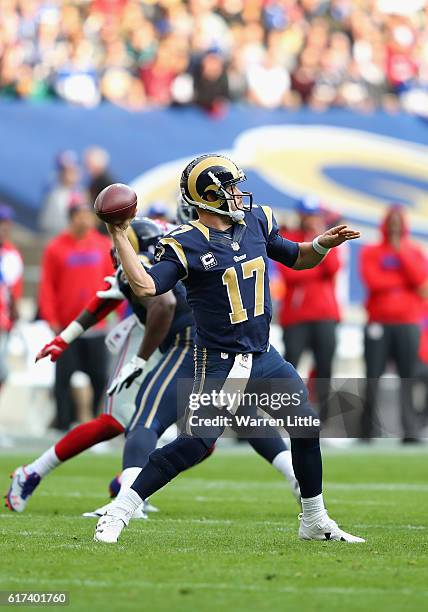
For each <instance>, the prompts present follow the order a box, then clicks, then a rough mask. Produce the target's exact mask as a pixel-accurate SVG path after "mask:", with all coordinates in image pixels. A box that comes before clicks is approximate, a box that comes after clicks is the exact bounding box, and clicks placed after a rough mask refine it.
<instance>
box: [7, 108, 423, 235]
mask: <svg viewBox="0 0 428 612" xmlns="http://www.w3.org/2000/svg"><path fill="white" fill-rule="evenodd" d="M0 133H1V135H2V143H3V144H2V146H1V147H0V196H2V197H4V198H7V199H8V200H9V201H11V202H12V203H13V204H14V206H15V208H16V211H17V218H18V221H19V222H20V223H22V224H24V225H26V226H27V227H29V228H31V229H37V214H38V211H39V209H40V206H41V202H42V200H43V195H44V193H45V192H46V189H47V188H48V186H49V182H50V181H51V180H52V178H53V176H54V173H55V158H56V156H57V155H58V153H59V152H60V151H62V150H65V149H73V150H75V151H76V152H77V153H78V154H81V153H82V151H83V150H84V149H85V148H86V147H88V146H90V145H98V146H101V147H104V148H105V149H107V150H108V151H109V152H110V154H111V168H112V171H113V173H114V175H115V176H116V177H117V178H118V180H121V181H123V182H127V183H133V185H134V186H135V187H136V188H137V190H138V193H139V202H140V206H145V205H146V204H148V203H149V202H152V201H155V200H156V201H158V200H163V201H166V202H167V203H169V205H170V206H171V207H173V206H175V201H176V196H177V190H178V177H179V173H180V171H181V169H182V168H183V166H184V165H185V163H186V162H187V161H188V160H189V159H190V158H192V157H194V156H195V155H198V154H200V153H206V152H209V151H223V152H225V153H226V154H229V155H230V156H231V157H233V158H234V159H236V161H237V162H238V163H240V164H241V165H243V166H244V168H245V171H246V172H247V176H248V179H249V187H250V188H251V190H252V191H253V192H254V195H255V201H256V202H264V203H269V204H271V205H272V206H273V207H274V208H275V210H276V211H277V212H280V211H281V209H284V210H287V209H290V208H292V207H293V205H294V203H295V201H296V199H298V198H299V197H301V196H302V195H305V194H317V195H318V196H319V197H320V198H321V199H322V200H323V201H324V202H325V203H326V204H327V205H328V206H331V207H332V208H333V209H335V210H337V212H340V213H342V214H343V216H344V217H346V219H347V220H348V221H352V222H354V223H356V224H358V225H363V226H367V227H374V226H377V225H378V222H379V219H380V217H381V216H382V215H383V212H384V211H383V209H384V207H385V206H386V205H388V204H389V203H391V202H401V203H403V204H405V205H406V207H407V208H408V212H409V220H410V223H411V227H412V230H413V231H414V234H415V235H416V236H418V237H419V238H421V239H422V240H426V239H427V238H428V176H427V173H426V160H427V159H428V123H427V122H426V121H424V120H423V119H420V118H418V117H414V116H408V115H399V114H396V115H387V114H385V113H381V112H377V113H374V114H356V113H353V112H350V111H346V110H329V111H327V112H323V113H317V112H314V111H310V110H299V111H296V112H287V111H283V110H278V111H266V110H262V109H257V108H252V107H244V106H243V107H230V108H229V109H228V110H227V112H226V113H225V114H224V116H222V117H220V118H210V117H208V116H207V115H206V114H204V113H203V112H201V111H198V110H195V109H188V108H187V109H169V110H154V111H148V112H143V113H131V112H128V111H125V110H122V109H120V108H118V107H113V106H109V105H104V106H101V107H98V108H96V109H92V110H87V109H82V108H77V107H70V106H65V105H63V104H54V103H52V104H43V105H41V106H37V105H29V104H28V105H27V104H25V103H8V102H1V103H0ZM6 143H7V144H6Z"/></svg>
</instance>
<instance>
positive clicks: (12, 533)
mask: <svg viewBox="0 0 428 612" xmlns="http://www.w3.org/2000/svg"><path fill="white" fill-rule="evenodd" d="M29 459H30V457H28V456H18V455H2V456H0V473H1V475H2V476H1V479H0V485H1V487H2V490H5V489H6V488H7V483H8V478H7V475H8V474H9V472H10V471H11V470H12V469H13V468H14V467H15V466H16V465H18V464H20V463H23V462H25V461H28V460H29ZM427 459H428V453H427V452H426V451H419V452H416V451H406V452H403V451H400V450H399V449H398V448H397V450H394V449H391V450H389V451H387V452H377V451H375V450H369V451H365V452H363V451H358V450H356V451H351V452H338V451H336V452H333V451H330V452H327V453H326V454H325V459H324V465H325V473H326V478H325V480H326V483H325V499H326V503H327V507H328V508H329V510H330V514H331V515H332V516H333V517H334V518H335V519H336V520H338V522H339V523H340V524H341V525H342V526H343V527H344V528H345V529H347V530H349V531H350V532H351V533H355V534H356V535H360V536H363V537H365V538H366V539H367V543H366V544H358V545H357V544H355V545H350V544H345V543H339V542H322V543H319V542H301V541H299V540H298V539H297V524H298V521H297V513H298V508H297V504H296V503H295V501H294V499H292V498H291V495H290V494H289V493H288V490H287V489H286V487H285V485H284V484H283V482H282V479H281V477H280V476H279V475H278V473H276V472H275V471H274V470H273V469H272V468H271V467H270V466H269V465H268V464H266V463H264V462H263V461H262V460H261V459H260V458H259V457H257V456H255V455H254V454H253V453H252V452H251V451H248V452H247V451H246V450H245V449H243V450H238V451H233V450H231V451H227V450H219V451H217V452H216V453H215V454H214V456H213V457H212V458H210V459H209V460H207V461H205V462H204V463H203V464H202V465H200V466H198V467H196V468H194V469H193V470H190V471H189V472H187V473H185V474H183V475H182V476H180V477H179V478H178V479H177V480H176V482H175V483H173V484H172V485H169V486H168V487H166V488H165V489H164V490H163V491H161V492H160V493H158V494H157V495H155V496H154V497H153V499H152V502H153V503H154V504H156V505H157V506H159V508H160V509H161V512H160V513H159V514H157V515H151V518H150V520H149V521H133V522H132V523H131V525H130V527H129V528H128V529H127V530H125V531H124V533H123V536H122V539H121V541H120V544H119V545H116V546H114V545H113V546H108V545H102V544H98V543H95V542H93V541H92V535H93V530H94V527H95V520H94V519H85V518H81V517H80V516H79V514H80V513H81V512H84V511H86V510H91V509H93V508H95V507H97V506H98V505H100V504H101V503H104V502H105V499H106V488H107V484H108V481H109V479H110V477H111V476H112V475H113V474H114V473H115V472H116V471H117V469H118V463H119V457H118V456H113V455H106V456H94V455H91V454H89V455H88V454H87V455H85V456H83V457H81V458H78V459H76V460H74V461H71V462H69V463H68V464H66V465H64V466H62V467H61V468H60V469H58V470H57V471H56V472H55V473H54V474H52V475H51V476H50V477H48V478H47V479H46V480H45V481H44V482H42V484H41V485H40V488H39V489H38V490H37V492H36V494H35V495H34V498H33V499H32V500H31V501H30V504H29V506H28V510H27V511H26V512H25V513H24V514H20V515H18V514H14V513H11V512H9V511H8V510H6V509H5V508H4V509H3V511H2V512H1V513H0V529H1V540H0V547H1V549H0V590H9V589H10V590H15V591H17V590H19V591H27V590H37V591H43V590H47V591H49V590H51V591H52V590H57V591H58V590H67V591H69V593H70V608H71V609H75V610H79V611H86V610H88V611H89V610H90V611H98V610H99V611H103V612H104V611H106V610H114V611H116V610H117V611H119V610H143V611H144V610H148V611H150V612H152V611H157V610H165V611H168V612H176V611H177V612H181V611H186V612H188V611H189V610H190V611H192V612H193V611H196V612H200V611H201V612H203V611H214V610H221V611H223V610H234V611H235V610H239V611H241V610H242V611H244V610H245V611H248V610H266V611H267V610H268V611H276V610H278V611H279V610H281V611H283V610H290V611H294V610H298V611H306V610H326V611H331V610H341V611H348V610H368V611H373V610H376V611H378V612H380V611H383V610H385V611H386V610H388V611H389V612H390V611H395V610H397V611H400V612H403V611H407V610H409V611H412V612H413V611H414V610H426V609H428V537H427V536H428V512H427V509H428V479H427V474H428V470H427Z"/></svg>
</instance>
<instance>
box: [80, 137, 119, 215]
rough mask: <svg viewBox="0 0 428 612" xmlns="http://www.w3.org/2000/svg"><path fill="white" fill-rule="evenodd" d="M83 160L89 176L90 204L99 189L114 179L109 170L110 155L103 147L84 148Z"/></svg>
mask: <svg viewBox="0 0 428 612" xmlns="http://www.w3.org/2000/svg"><path fill="white" fill-rule="evenodd" d="M83 161H84V165H85V169H86V171H87V173H88V176H89V183H88V191H89V198H90V202H91V204H92V203H93V202H95V200H96V197H97V195H98V194H99V193H100V191H102V190H103V189H104V188H105V187H107V186H108V185H111V184H112V183H115V182H116V181H115V179H114V177H113V175H112V174H111V172H110V170H109V164H110V155H109V154H108V152H107V151H106V150H105V149H101V148H100V147H90V148H89V149H86V151H85V153H84V156H83Z"/></svg>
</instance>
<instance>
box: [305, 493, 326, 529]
mask: <svg viewBox="0 0 428 612" xmlns="http://www.w3.org/2000/svg"><path fill="white" fill-rule="evenodd" d="M302 510H303V520H304V521H305V523H309V524H310V525H313V524H314V523H317V522H318V521H319V520H321V519H323V518H324V517H325V516H326V515H327V510H326V509H325V506H324V500H323V497H322V493H320V494H319V495H316V496H315V497H307V498H306V499H304V498H303V497H302Z"/></svg>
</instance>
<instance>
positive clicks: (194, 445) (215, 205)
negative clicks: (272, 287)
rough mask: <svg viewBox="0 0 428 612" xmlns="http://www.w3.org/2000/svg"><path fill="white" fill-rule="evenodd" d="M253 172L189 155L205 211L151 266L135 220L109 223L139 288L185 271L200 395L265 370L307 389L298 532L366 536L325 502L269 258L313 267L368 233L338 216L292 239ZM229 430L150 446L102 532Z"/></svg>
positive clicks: (299, 439)
mask: <svg viewBox="0 0 428 612" xmlns="http://www.w3.org/2000/svg"><path fill="white" fill-rule="evenodd" d="M245 179H246V177H245V174H244V172H243V171H242V170H241V169H240V168H238V166H237V165H236V164H235V163H234V162H233V161H231V160H229V159H227V158H226V157H224V156H221V155H215V154H208V155H203V156H200V157H198V158H196V159H194V160H193V161H192V162H191V163H189V164H188V165H187V167H186V168H185V169H184V171H183V173H182V176H181V182H180V189H181V194H182V197H183V199H184V200H185V201H186V202H187V203H188V204H189V205H191V206H195V207H196V208H197V211H198V216H199V219H198V220H197V221H192V222H189V223H187V224H185V225H182V226H181V227H179V228H178V229H176V230H174V231H172V232H170V234H169V235H167V236H165V237H163V238H162V239H161V240H160V243H159V245H158V248H157V256H156V257H157V262H158V263H156V264H155V265H154V266H153V267H152V268H151V269H150V270H149V271H146V270H145V269H144V268H143V267H142V266H141V265H140V262H139V260H138V257H137V256H136V254H135V251H134V250H133V249H132V247H131V244H130V242H129V240H128V238H127V235H126V229H127V226H128V223H127V222H125V223H123V224H121V225H117V226H108V229H109V231H110V234H111V236H112V238H113V241H114V244H115V246H116V248H117V251H118V254H119V257H120V260H121V262H122V265H123V267H124V270H125V273H126V275H127V278H128V280H129V283H130V285H131V287H132V289H133V291H134V293H135V294H136V295H137V296H142V297H147V296H157V295H162V294H163V293H165V292H167V291H170V290H171V289H172V287H174V286H175V285H176V283H177V282H179V281H180V280H181V281H182V282H183V283H184V285H185V287H186V289H187V299H188V302H189V305H190V306H191V308H192V310H193V314H194V318H195V322H196V335H195V378H194V394H195V395H196V396H197V397H201V394H202V393H204V391H205V389H210V387H211V386H212V385H213V384H214V385H217V390H218V391H220V390H222V389H223V388H224V386H226V387H227V385H228V384H229V385H230V383H231V382H232V381H233V380H235V381H236V380H237V379H239V378H240V379H241V380H243V381H244V390H245V384H246V382H247V383H252V382H254V381H257V380H262V381H266V385H269V384H270V381H271V380H272V379H282V380H283V381H284V382H285V383H287V384H288V383H290V384H292V385H293V386H294V387H295V388H298V389H300V390H301V394H302V395H301V399H300V402H299V415H300V416H303V417H305V418H306V419H307V420H308V421H309V422H310V423H312V426H311V427H308V428H307V429H306V430H305V431H303V430H302V428H298V430H297V435H296V433H295V432H293V430H292V429H291V428H289V433H290V437H291V451H292V459H293V467H294V471H295V474H296V477H297V480H298V482H299V485H300V490H301V495H302V510H303V512H302V516H301V522H300V527H299V537H300V538H301V539H305V540H338V541H344V542H364V540H363V539H362V538H359V537H356V536H353V535H351V534H349V533H346V532H345V531H343V530H342V529H340V528H339V526H338V525H337V523H336V522H335V521H334V520H332V519H331V518H330V517H329V515H328V513H327V510H326V508H325V506H324V501H323V495H322V462H321V451H320V444H319V430H318V427H317V426H316V423H318V422H319V421H318V420H317V417H316V415H315V413H314V412H313V410H312V408H311V407H310V405H309V402H308V399H307V393H306V390H305V387H304V383H303V381H302V380H301V379H300V377H299V375H298V374H297V372H296V371H295V369H294V368H293V366H292V365H291V364H289V363H288V362H286V361H285V360H284V359H283V357H282V356H281V355H280V354H279V353H278V352H277V351H276V350H275V349H274V347H272V346H270V345H269V327H270V320H271V300H270V293H269V278H268V273H267V269H268V258H271V259H273V260H275V261H279V262H280V263H282V264H284V265H286V266H289V267H292V268H294V269H296V270H299V269H306V268H312V267H314V266H316V265H317V264H318V263H319V262H320V261H322V259H323V258H324V256H325V255H326V254H327V253H328V251H329V249H331V248H334V247H337V246H339V245H340V244H342V243H343V242H345V241H347V240H353V239H356V238H358V237H359V233H358V232H355V231H353V230H352V229H349V228H348V227H347V226H346V225H339V226H337V227H334V228H332V229H329V230H328V231H326V232H324V233H323V234H322V235H320V236H317V237H316V238H315V239H314V240H313V242H312V243H311V242H309V243H295V242H291V241H289V240H287V239H285V238H283V237H281V236H280V235H279V234H278V226H277V224H276V221H275V218H274V216H273V214H272V210H271V208H269V207H268V206H253V204H252V194H251V193H249V192H244V191H241V190H240V189H239V188H238V184H239V183H241V182H242V181H244V180H245ZM219 381H220V383H219ZM213 408H215V406H213ZM233 409H236V407H235V406H233ZM239 409H240V407H239V405H238V407H237V410H238V412H239ZM193 433H195V435H192V434H193ZM221 433H222V428H221V427H219V428H218V430H213V429H212V428H211V429H210V431H209V432H208V433H207V435H204V434H203V433H202V435H201V432H200V430H197V431H196V432H193V431H192V429H191V428H189V430H188V431H186V433H183V434H181V435H180V436H179V437H178V438H177V439H176V440H174V441H173V442H171V443H170V444H168V445H166V446H164V447H163V448H162V449H157V450H155V451H154V452H153V453H151V455H150V457H149V461H148V463H147V464H146V466H145V467H144V468H143V469H142V470H141V472H140V474H139V475H138V477H137V478H136V480H135V482H134V483H133V485H132V487H131V489H130V490H129V491H128V492H127V493H126V494H124V495H119V496H118V497H117V498H116V500H114V501H113V502H112V503H111V504H110V506H109V509H108V510H107V513H106V514H105V515H104V516H102V517H101V518H100V519H99V521H98V524H97V527H96V530H95V534H94V539H95V540H96V541H99V542H106V543H114V542H117V541H118V538H119V536H120V533H121V532H122V530H123V528H124V527H125V526H126V525H128V523H129V521H130V519H131V518H132V516H133V513H134V511H135V509H136V508H138V507H139V506H140V505H141V503H142V502H143V500H144V499H146V498H147V497H149V496H150V495H151V494H152V493H154V492H155V491H158V490H159V489H160V488H162V487H163V486H165V485H166V484H167V483H168V482H169V481H170V480H172V479H173V478H175V477H176V476H177V475H178V474H179V473H180V472H182V471H184V470H186V469H188V468H189V467H191V466H192V465H195V464H196V463H197V462H198V461H200V459H201V457H203V456H204V455H205V454H206V452H207V449H209V448H210V447H211V446H212V445H213V443H214V442H215V440H216V438H217V437H218V436H219V435H221Z"/></svg>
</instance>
